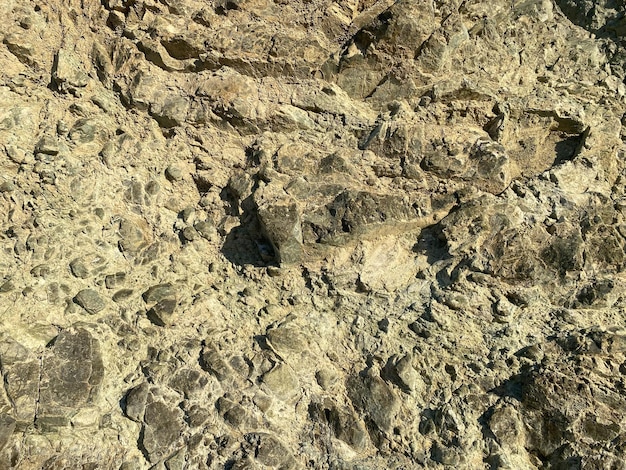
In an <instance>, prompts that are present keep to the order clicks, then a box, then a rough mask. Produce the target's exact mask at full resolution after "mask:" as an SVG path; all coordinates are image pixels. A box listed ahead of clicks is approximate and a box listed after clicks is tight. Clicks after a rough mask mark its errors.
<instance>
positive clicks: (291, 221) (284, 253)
mask: <svg viewBox="0 0 626 470" xmlns="http://www.w3.org/2000/svg"><path fill="white" fill-rule="evenodd" d="M258 214H259V220H260V222H261V225H262V226H263V230H264V232H265V234H266V235H267V237H268V239H269V240H270V241H271V243H272V245H273V247H274V251H275V252H276V253H277V254H278V258H279V259H278V261H280V262H281V263H284V264H294V263H298V262H299V261H300V259H301V257H302V229H301V226H300V214H299V212H298V208H297V207H296V205H295V204H286V205H282V204H276V205H270V204H268V205H267V206H265V207H261V208H259V211H258Z"/></svg>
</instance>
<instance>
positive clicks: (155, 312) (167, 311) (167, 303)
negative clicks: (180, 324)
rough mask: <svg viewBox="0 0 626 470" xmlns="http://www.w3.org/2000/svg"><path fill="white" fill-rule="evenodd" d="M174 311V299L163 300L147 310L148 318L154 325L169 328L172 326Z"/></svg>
mask: <svg viewBox="0 0 626 470" xmlns="http://www.w3.org/2000/svg"><path fill="white" fill-rule="evenodd" d="M175 309H176V301H175V300H174V299H163V300H160V301H159V302H157V303H156V305H155V306H154V307H152V308H151V309H150V310H148V318H149V319H150V321H151V322H152V323H154V324H155V325H158V326H169V325H171V324H172V317H173V316H174V310H175Z"/></svg>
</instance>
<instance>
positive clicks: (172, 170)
mask: <svg viewBox="0 0 626 470" xmlns="http://www.w3.org/2000/svg"><path fill="white" fill-rule="evenodd" d="M165 177H166V178H167V179H168V180H170V181H180V180H182V179H183V172H182V171H181V169H180V168H178V167H177V166H175V165H170V166H168V167H167V168H166V169H165Z"/></svg>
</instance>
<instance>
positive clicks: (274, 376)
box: [262, 364, 299, 400]
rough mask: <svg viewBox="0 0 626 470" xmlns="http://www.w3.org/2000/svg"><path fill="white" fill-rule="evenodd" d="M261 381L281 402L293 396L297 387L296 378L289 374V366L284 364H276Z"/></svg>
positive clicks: (291, 373)
mask: <svg viewBox="0 0 626 470" xmlns="http://www.w3.org/2000/svg"><path fill="white" fill-rule="evenodd" d="M262 380H263V383H264V384H265V385H267V386H268V387H269V389H270V390H271V391H272V392H274V393H275V394H276V396H277V397H278V398H280V399H281V400H286V399H288V398H290V397H291V396H293V395H294V394H295V393H296V392H297V390H298V387H299V384H298V379H297V377H296V376H295V375H294V374H293V372H291V370H290V368H289V366H287V365H285V364H278V365H277V366H276V367H274V368H273V369H272V370H270V371H269V372H268V373H266V374H265V375H264V376H263V379H262Z"/></svg>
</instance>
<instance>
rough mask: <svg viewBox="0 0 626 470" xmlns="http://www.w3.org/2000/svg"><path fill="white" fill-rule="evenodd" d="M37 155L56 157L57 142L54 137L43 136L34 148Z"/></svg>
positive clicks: (57, 150) (57, 151)
mask: <svg viewBox="0 0 626 470" xmlns="http://www.w3.org/2000/svg"><path fill="white" fill-rule="evenodd" d="M35 150H36V151H37V153H43V154H45V155H57V154H58V153H59V150H60V148H59V142H58V141H57V139H55V138H54V137H50V136H45V137H42V138H41V140H39V142H38V143H37V146H36V147H35Z"/></svg>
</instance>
